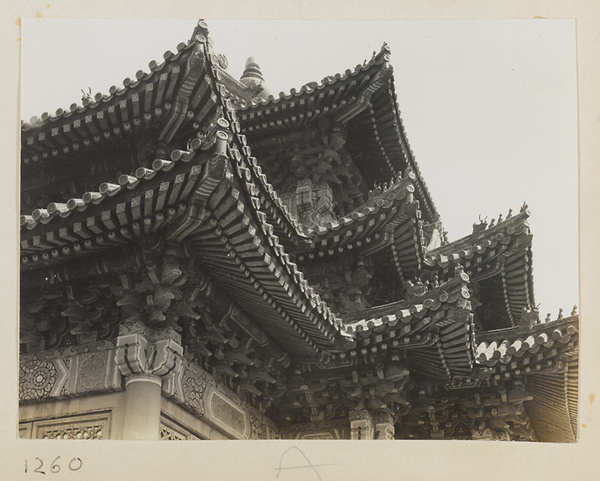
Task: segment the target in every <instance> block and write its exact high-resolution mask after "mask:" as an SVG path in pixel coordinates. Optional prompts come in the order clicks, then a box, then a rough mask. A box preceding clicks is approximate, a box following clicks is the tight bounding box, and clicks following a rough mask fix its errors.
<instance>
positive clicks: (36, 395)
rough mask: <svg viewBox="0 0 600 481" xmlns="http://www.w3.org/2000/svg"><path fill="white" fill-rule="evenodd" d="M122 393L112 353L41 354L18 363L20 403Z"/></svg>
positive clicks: (24, 358)
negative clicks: (103, 393) (93, 394)
mask: <svg viewBox="0 0 600 481" xmlns="http://www.w3.org/2000/svg"><path fill="white" fill-rule="evenodd" d="M121 389H122V376H121V373H120V372H119V370H118V369H117V366H116V364H115V362H114V349H105V350H98V351H95V350H91V349H90V350H89V351H86V352H81V353H76V354H71V355H68V354H66V353H65V352H63V353H61V352H59V351H43V352H40V353H38V354H37V355H35V356H23V357H22V358H21V359H20V369H19V400H20V401H21V402H31V401H42V400H50V399H64V398H68V397H74V396H81V395H86V394H91V393H99V392H113V391H119V390H121Z"/></svg>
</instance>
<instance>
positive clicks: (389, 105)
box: [20, 22, 578, 441]
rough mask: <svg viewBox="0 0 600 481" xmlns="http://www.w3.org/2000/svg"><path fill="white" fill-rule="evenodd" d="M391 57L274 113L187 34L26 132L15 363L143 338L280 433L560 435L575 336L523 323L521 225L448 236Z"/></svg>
mask: <svg viewBox="0 0 600 481" xmlns="http://www.w3.org/2000/svg"><path fill="white" fill-rule="evenodd" d="M389 55H390V51H389V49H388V48H387V46H385V45H384V47H383V48H382V49H381V51H380V52H379V53H376V54H375V55H374V56H373V58H372V59H371V60H370V61H368V62H365V63H364V64H362V65H359V66H357V67H356V68H355V69H354V70H347V71H346V72H345V73H344V74H337V75H334V76H330V77H326V78H324V79H323V81H322V82H321V83H318V84H317V83H310V84H307V85H305V86H303V87H302V88H301V89H299V90H298V91H295V90H292V91H291V92H290V93H289V94H280V95H279V97H278V98H273V97H272V96H269V95H267V90H266V85H265V84H264V80H263V79H262V74H261V73H260V69H259V67H258V66H257V65H256V62H255V61H254V60H253V59H251V60H250V61H249V62H248V64H247V69H246V72H245V74H244V76H243V77H242V79H241V81H237V80H235V79H234V78H233V77H231V75H229V74H228V73H227V70H226V67H227V62H226V59H225V58H224V57H223V56H222V55H216V54H215V53H214V51H213V46H212V42H211V41H210V39H209V37H208V29H207V27H206V24H204V22H200V23H199V24H198V27H197V28H196V30H195V31H194V33H193V35H192V37H191V39H190V40H189V41H188V42H187V43H183V44H180V45H179V46H178V48H177V53H171V52H167V53H166V54H165V56H164V62H162V63H160V64H159V63H156V62H152V63H151V64H150V70H149V71H148V72H143V71H139V72H138V73H137V75H136V79H134V80H131V79H126V80H125V81H124V82H123V87H122V88H117V87H112V88H111V89H110V92H109V93H108V94H106V95H102V94H97V95H96V96H94V97H89V98H85V99H84V100H83V105H81V106H80V105H77V104H73V105H72V106H71V108H70V110H69V111H62V110H59V111H57V112H56V114H55V115H48V114H44V115H43V116H42V117H41V119H33V120H32V122H31V123H25V124H24V125H23V128H22V203H21V209H22V215H21V267H22V269H21V322H20V326H21V337H20V342H21V348H22V353H23V356H24V359H29V358H30V357H31V356H32V355H38V354H39V353H43V352H46V351H48V350H61V349H64V348H69V349H74V350H75V351H76V350H77V349H85V346H86V345H91V344H94V343H96V344H97V343H99V342H109V343H110V342H113V341H115V340H116V339H117V338H118V337H119V336H123V335H128V334H131V333H140V332H143V333H145V334H144V335H147V336H149V338H152V339H155V338H156V339H161V338H168V339H170V340H171V341H173V342H177V343H180V344H181V346H182V347H183V349H182V351H181V353H178V354H177V356H180V357H181V356H183V357H184V358H185V359H186V362H189V363H193V364H195V365H197V366H199V367H200V368H202V369H203V370H205V371H206V372H208V373H210V374H211V375H212V376H213V378H214V379H215V380H217V381H219V382H222V383H224V384H225V385H226V386H227V387H228V388H229V389H231V390H232V391H234V392H237V393H239V395H240V396H242V397H243V398H244V399H245V400H246V401H247V402H248V403H249V404H250V405H252V406H253V407H254V408H256V409H258V410H259V411H260V412H261V413H262V414H263V415H265V416H266V417H268V418H269V419H270V420H271V421H272V422H274V423H275V424H276V425H277V426H278V429H279V430H280V431H281V432H286V430H287V431H290V430H294V429H300V430H302V429H306V430H310V429H312V428H311V427H310V426H313V428H314V426H317V425H318V423H320V422H321V423H322V422H326V421H335V420H339V419H348V417H349V416H350V421H352V422H353V419H354V418H353V416H358V415H357V414H356V413H362V412H368V413H371V414H369V415H373V416H380V417H381V416H384V417H386V416H387V417H386V418H385V419H387V421H386V422H387V423H388V424H390V425H391V426H395V433H396V434H395V436H396V437H398V438H486V439H498V438H501V439H518V440H538V439H539V440H561V441H573V440H574V439H575V437H576V406H577V403H576V399H577V391H576V389H577V388H576V383H575V384H574V382H573V379H576V375H577V352H578V339H577V332H578V319H577V316H576V313H575V312H573V313H572V315H571V317H568V318H566V319H563V318H560V319H558V320H556V321H548V322H540V321H539V319H538V317H537V311H536V308H535V303H534V297H533V278H532V260H531V259H532V257H531V234H530V232H529V227H528V224H527V218H528V217H529V215H530V213H529V211H528V210H527V207H526V206H523V208H522V209H521V210H520V212H519V213H517V214H515V215H512V213H510V212H509V214H508V215H507V216H506V219H504V220H502V219H498V220H497V222H494V224H495V225H489V226H488V225H487V224H485V223H480V224H476V225H474V228H473V234H471V235H469V236H467V237H465V238H463V239H459V240H457V241H454V242H449V241H448V239H447V236H446V233H445V231H444V229H443V226H442V223H441V220H440V216H439V214H438V213H437V210H436V208H435V205H434V203H433V200H432V198H431V194H430V193H429V191H428V189H427V186H426V184H425V182H424V180H423V178H422V176H421V174H420V171H419V168H418V166H417V164H416V162H415V160H414V157H413V154H412V151H411V149H410V147H409V144H408V141H407V138H406V134H405V131H404V127H403V124H402V120H401V118H400V114H399V110H398V107H397V100H396V95H395V91H394V79H393V74H392V71H393V70H392V67H391V65H390V63H389ZM439 201H443V200H442V199H440V200H439ZM94 345H95V344H94ZM27 356H29V357H27ZM58 396H59V397H60V395H58ZM38 400H39V399H38ZM22 401H23V402H24V403H27V402H31V401H32V398H31V397H27V396H24V397H22ZM179 401H180V402H181V404H182V405H183V406H184V407H185V406H188V408H189V403H188V404H186V401H185V400H181V399H180V400H179ZM357 419H358V418H357ZM354 421H356V420H355V419H354ZM353 429H354V428H353ZM386 435H387V436H389V435H390V434H389V432H388V433H387V434H386Z"/></svg>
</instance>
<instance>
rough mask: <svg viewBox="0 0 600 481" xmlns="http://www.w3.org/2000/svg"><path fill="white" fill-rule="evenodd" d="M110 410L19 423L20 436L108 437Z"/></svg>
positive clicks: (50, 437)
mask: <svg viewBox="0 0 600 481" xmlns="http://www.w3.org/2000/svg"><path fill="white" fill-rule="evenodd" d="M110 425H111V413H110V411H104V412H96V413H90V414H79V415H73V416H63V417H60V418H55V419H49V420H40V421H32V422H27V423H21V424H20V426H19V434H20V436H21V437H31V438H33V439H110Z"/></svg>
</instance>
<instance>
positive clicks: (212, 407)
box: [207, 391, 249, 438]
mask: <svg viewBox="0 0 600 481" xmlns="http://www.w3.org/2000/svg"><path fill="white" fill-rule="evenodd" d="M207 399H208V416H209V419H210V420H211V421H213V422H214V423H215V424H217V425H218V426H220V427H222V428H223V429H224V430H225V431H227V432H229V433H230V434H232V435H234V436H235V437H240V438H245V437H247V436H248V424H249V423H248V420H247V419H246V417H247V413H245V412H244V411H243V410H242V409H241V408H240V407H238V406H236V405H235V404H234V403H233V402H232V401H230V400H229V399H227V398H226V397H225V396H223V395H222V394H220V393H218V392H216V391H211V392H210V393H209V394H208V396H207Z"/></svg>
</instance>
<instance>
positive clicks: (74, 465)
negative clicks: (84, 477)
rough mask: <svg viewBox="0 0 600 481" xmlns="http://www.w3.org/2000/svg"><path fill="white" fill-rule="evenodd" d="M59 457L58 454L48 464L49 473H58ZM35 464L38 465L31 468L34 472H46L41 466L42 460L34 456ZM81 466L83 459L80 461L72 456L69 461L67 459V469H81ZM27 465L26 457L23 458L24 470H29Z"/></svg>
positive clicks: (59, 467)
mask: <svg viewBox="0 0 600 481" xmlns="http://www.w3.org/2000/svg"><path fill="white" fill-rule="evenodd" d="M59 459H60V456H57V457H56V458H55V459H54V461H52V464H51V465H50V472H51V473H58V472H60V469H61V466H60V464H58V460H59ZM35 461H36V464H38V466H36V467H35V469H34V470H33V472H34V473H38V474H46V471H44V470H43V469H42V468H43V467H44V461H42V460H41V459H40V458H35ZM81 466H83V461H81V458H73V459H71V461H69V464H68V469H69V471H79V470H80V469H81ZM28 468H29V467H28V465H27V459H26V460H25V472H26V473H27V472H29V471H28Z"/></svg>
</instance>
